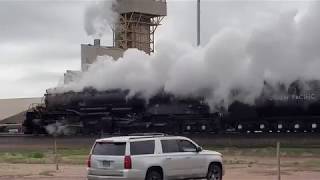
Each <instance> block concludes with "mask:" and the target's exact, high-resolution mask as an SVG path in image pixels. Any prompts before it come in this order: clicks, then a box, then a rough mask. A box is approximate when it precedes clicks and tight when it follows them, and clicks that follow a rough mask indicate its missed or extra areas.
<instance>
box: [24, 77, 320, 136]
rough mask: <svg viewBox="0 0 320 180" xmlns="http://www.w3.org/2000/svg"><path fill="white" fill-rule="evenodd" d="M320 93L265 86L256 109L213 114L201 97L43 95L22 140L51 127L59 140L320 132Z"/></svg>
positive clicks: (307, 86) (317, 86)
mask: <svg viewBox="0 0 320 180" xmlns="http://www.w3.org/2000/svg"><path fill="white" fill-rule="evenodd" d="M239 91H240V90H239ZM233 93H234V94H233V96H237V91H234V92H233ZM319 93H320V83H319V82H318V81H309V82H307V83H305V82H304V83H302V82H301V81H295V82H293V83H291V85H290V86H289V87H286V86H285V85H283V84H279V85H277V87H276V88H275V86H271V85H269V84H268V83H266V82H265V83H264V88H263V91H262V92H261V95H260V97H259V98H257V99H256V101H255V103H254V105H248V104H244V103H241V102H240V101H234V102H233V103H232V104H231V105H230V106H229V107H228V108H227V110H225V108H220V109H219V111H218V112H215V113H213V112H212V111H211V110H210V107H209V106H208V104H207V103H206V102H205V100H204V98H201V97H197V98H194V97H192V98H191V97H190V98H179V97H175V96H174V95H172V94H168V93H165V92H163V91H162V92H160V93H158V94H157V95H156V96H154V97H152V98H150V99H148V100H145V99H144V98H141V96H139V95H135V96H132V97H131V96H128V95H129V91H123V90H110V91H96V90H95V89H93V88H87V89H85V90H83V91H82V92H67V93H60V94H49V93H47V94H46V95H45V103H44V105H39V106H36V107H34V108H31V109H30V110H29V111H28V112H27V113H26V120H25V121H24V124H23V125H24V129H25V133H26V134H46V133H47V132H48V128H49V127H50V125H52V124H58V125H59V127H60V128H61V129H62V130H61V132H62V133H63V134H99V133H111V134H119V133H120V134H128V133H135V132H165V133H170V134H181V133H191V134H192V133H228V132H239V133H240V132H242V133H248V132H265V133H270V132H319V131H320V98H319V97H320V96H319V95H320V94H319Z"/></svg>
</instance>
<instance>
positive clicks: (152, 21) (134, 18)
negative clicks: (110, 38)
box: [114, 0, 167, 54]
mask: <svg viewBox="0 0 320 180" xmlns="http://www.w3.org/2000/svg"><path fill="white" fill-rule="evenodd" d="M116 9H117V11H118V13H119V22H118V24H116V28H115V32H114V33H115V35H114V41H115V47H116V48H120V49H124V50H126V49H128V48H137V49H139V50H142V51H145V52H146V53H147V54H150V53H152V52H154V33H155V31H156V29H157V27H158V26H159V25H160V22H161V21H162V19H163V18H164V17H165V16H166V15H167V3H166V0H117V6H116Z"/></svg>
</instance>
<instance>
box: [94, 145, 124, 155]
mask: <svg viewBox="0 0 320 180" xmlns="http://www.w3.org/2000/svg"><path fill="white" fill-rule="evenodd" d="M125 150H126V143H124V142H119V143H109V142H98V143H96V145H95V146H94V148H93V151H92V154H93V155H111V156H123V155H124V154H125Z"/></svg>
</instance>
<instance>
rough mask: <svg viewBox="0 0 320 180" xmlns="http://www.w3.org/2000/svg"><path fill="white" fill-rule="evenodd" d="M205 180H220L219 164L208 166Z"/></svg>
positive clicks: (220, 170)
mask: <svg viewBox="0 0 320 180" xmlns="http://www.w3.org/2000/svg"><path fill="white" fill-rule="evenodd" d="M207 180H222V169H221V166H220V165H219V164H215V163H212V164H210V166H209V168H208V173H207Z"/></svg>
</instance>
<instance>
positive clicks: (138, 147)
mask: <svg viewBox="0 0 320 180" xmlns="http://www.w3.org/2000/svg"><path fill="white" fill-rule="evenodd" d="M130 153H131V155H140V154H154V140H153V141H137V142H131V143H130Z"/></svg>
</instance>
